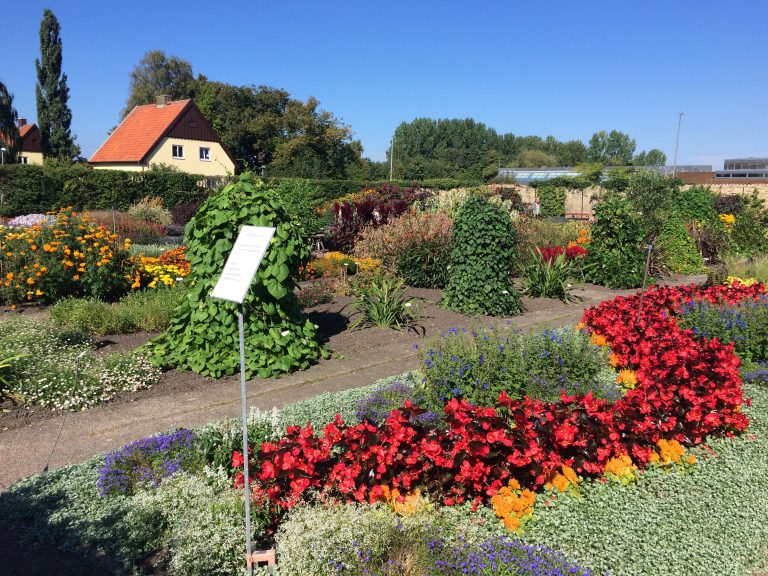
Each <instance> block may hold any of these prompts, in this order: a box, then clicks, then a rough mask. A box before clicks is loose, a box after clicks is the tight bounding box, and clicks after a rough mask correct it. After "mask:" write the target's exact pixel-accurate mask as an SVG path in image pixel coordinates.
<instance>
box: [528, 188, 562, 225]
mask: <svg viewBox="0 0 768 576" xmlns="http://www.w3.org/2000/svg"><path fill="white" fill-rule="evenodd" d="M536 193H537V194H538V196H539V201H540V202H541V216H542V218H563V217H564V216H565V199H566V196H567V193H566V191H565V188H562V187H560V186H547V185H544V186H540V187H539V188H538V189H537V190H536Z"/></svg>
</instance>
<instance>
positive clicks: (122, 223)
mask: <svg viewBox="0 0 768 576" xmlns="http://www.w3.org/2000/svg"><path fill="white" fill-rule="evenodd" d="M88 217H89V218H91V219H93V220H94V221H95V222H96V223H97V224H98V225H99V226H102V227H104V228H105V229H107V230H111V231H112V232H113V233H114V234H116V235H117V238H118V239H119V240H120V241H124V240H126V239H129V240H130V241H131V242H136V243H138V244H155V243H157V242H158V241H159V240H160V238H161V237H162V236H164V235H165V226H163V225H162V224H157V223H156V222H150V221H149V220H141V219H139V218H135V217H133V216H131V215H129V214H126V213H125V212H116V211H114V210H112V211H109V210H94V211H90V212H88Z"/></svg>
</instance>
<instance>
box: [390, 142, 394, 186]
mask: <svg viewBox="0 0 768 576" xmlns="http://www.w3.org/2000/svg"><path fill="white" fill-rule="evenodd" d="M394 164H395V137H394V136H392V143H391V144H390V145H389V181H390V182H392V171H393V167H394Z"/></svg>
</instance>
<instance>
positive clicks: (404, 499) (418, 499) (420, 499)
mask: <svg viewBox="0 0 768 576" xmlns="http://www.w3.org/2000/svg"><path fill="white" fill-rule="evenodd" d="M381 493H382V498H383V500H384V502H386V503H387V505H389V507H390V508H392V511H393V512H394V513H395V514H399V515H400V516H413V515H414V514H418V513H419V512H421V511H422V510H424V509H425V508H426V507H427V505H428V504H429V500H427V499H426V498H425V497H424V496H422V494H421V490H419V489H418V488H417V489H416V490H414V491H412V492H409V493H407V494H405V495H402V494H400V491H399V490H398V489H397V488H390V487H389V486H386V485H383V486H382V487H381Z"/></svg>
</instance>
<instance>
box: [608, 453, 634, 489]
mask: <svg viewBox="0 0 768 576" xmlns="http://www.w3.org/2000/svg"><path fill="white" fill-rule="evenodd" d="M603 472H604V473H605V475H606V476H607V477H608V478H611V479H613V480H618V481H619V482H621V483H622V484H629V483H630V482H632V481H633V480H635V479H636V478H637V474H636V473H637V466H635V465H634V464H633V463H632V458H630V457H629V456H628V455H627V454H622V455H621V456H614V457H613V458H611V459H610V460H608V462H606V463H605V468H604V469H603Z"/></svg>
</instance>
